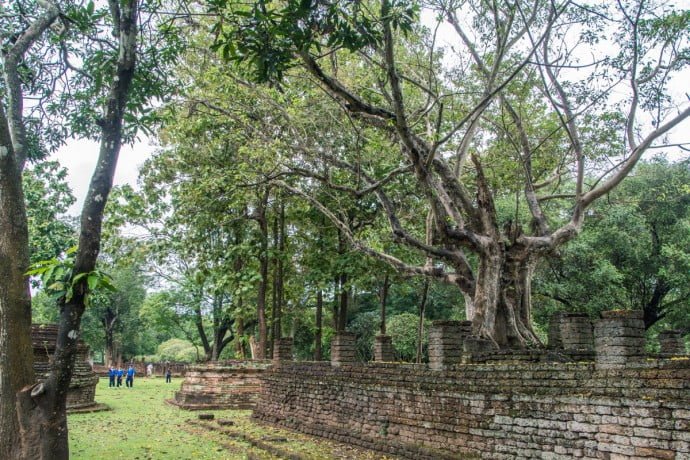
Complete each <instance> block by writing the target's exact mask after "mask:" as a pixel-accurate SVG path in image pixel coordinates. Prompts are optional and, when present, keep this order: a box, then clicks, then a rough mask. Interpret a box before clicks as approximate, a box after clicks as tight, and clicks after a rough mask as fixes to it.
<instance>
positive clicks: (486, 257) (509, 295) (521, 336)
mask: <svg viewBox="0 0 690 460" xmlns="http://www.w3.org/2000/svg"><path fill="white" fill-rule="evenodd" d="M525 254H526V252H524V251H521V250H520V248H515V249H512V250H511V249H509V250H506V251H504V250H503V249H502V248H501V244H496V245H493V246H492V247H490V248H489V249H488V250H487V251H485V253H484V254H482V256H481V258H480V261H479V269H478V270H477V279H476V290H475V295H474V317H473V319H472V331H473V334H474V335H476V336H479V337H483V338H487V339H490V340H491V341H493V342H494V344H495V345H496V346H498V347H500V348H524V347H526V346H540V345H541V342H540V341H539V339H538V338H537V336H536V334H535V333H534V331H533V329H532V325H531V308H532V305H531V303H532V276H533V274H534V268H535V265H536V261H535V260H534V258H533V257H528V256H527V255H525Z"/></svg>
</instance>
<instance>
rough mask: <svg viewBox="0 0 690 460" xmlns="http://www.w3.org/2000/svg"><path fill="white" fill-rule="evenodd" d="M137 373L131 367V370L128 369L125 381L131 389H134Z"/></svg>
mask: <svg viewBox="0 0 690 460" xmlns="http://www.w3.org/2000/svg"><path fill="white" fill-rule="evenodd" d="M135 373H136V372H135V371H134V368H133V367H132V366H131V365H130V366H129V369H127V378H126V379H125V385H127V386H128V387H129V388H132V387H133V386H134V374H135Z"/></svg>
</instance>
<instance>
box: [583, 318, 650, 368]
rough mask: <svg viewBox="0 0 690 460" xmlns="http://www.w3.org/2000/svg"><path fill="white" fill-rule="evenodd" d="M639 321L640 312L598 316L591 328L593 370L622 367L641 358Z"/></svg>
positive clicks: (640, 325)
mask: <svg viewBox="0 0 690 460" xmlns="http://www.w3.org/2000/svg"><path fill="white" fill-rule="evenodd" d="M643 317H644V313H643V312H642V311H641V310H613V311H605V312H602V313H601V319H600V320H599V321H597V322H596V324H595V325H594V348H595V351H596V366H597V369H607V368H619V367H625V365H626V364H627V363H629V362H632V361H637V360H639V359H641V358H642V357H643V356H644V354H645V352H644V345H645V338H644V321H643Z"/></svg>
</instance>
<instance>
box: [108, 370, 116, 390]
mask: <svg viewBox="0 0 690 460" xmlns="http://www.w3.org/2000/svg"><path fill="white" fill-rule="evenodd" d="M116 373H117V371H116V370H115V368H114V367H113V366H110V369H108V386H109V387H114V386H115V374H116Z"/></svg>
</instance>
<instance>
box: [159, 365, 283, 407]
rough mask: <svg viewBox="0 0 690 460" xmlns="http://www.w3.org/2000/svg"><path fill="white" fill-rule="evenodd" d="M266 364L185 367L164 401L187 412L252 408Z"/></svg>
mask: <svg viewBox="0 0 690 460" xmlns="http://www.w3.org/2000/svg"><path fill="white" fill-rule="evenodd" d="M270 363H271V362H270V361H218V362H212V363H204V364H195V365H191V366H189V368H188V369H187V372H186V374H185V379H184V381H183V382H182V385H181V387H180V391H177V392H176V393H175V398H174V399H171V400H168V401H167V402H168V403H170V404H173V405H176V406H179V407H181V408H183V409H187V410H215V409H252V408H254V406H255V405H256V401H257V399H258V396H259V391H260V389H261V375H262V374H263V373H264V371H265V370H266V369H267V368H268V366H269V365H270Z"/></svg>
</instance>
